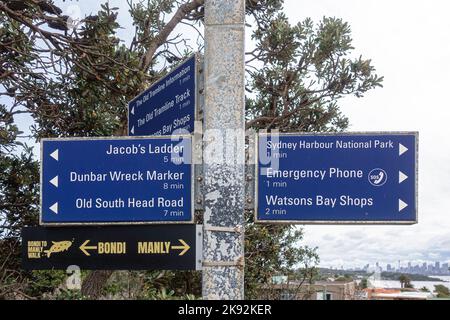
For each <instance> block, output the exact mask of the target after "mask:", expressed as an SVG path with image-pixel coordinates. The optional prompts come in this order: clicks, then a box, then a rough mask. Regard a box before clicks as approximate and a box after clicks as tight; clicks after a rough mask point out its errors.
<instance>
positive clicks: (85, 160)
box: [41, 136, 193, 224]
mask: <svg viewBox="0 0 450 320" xmlns="http://www.w3.org/2000/svg"><path fill="white" fill-rule="evenodd" d="M191 160H192V156H191V138H190V137H181V136H180V137H177V138H176V139H175V138H174V139H171V138H169V137H151V138H137V137H133V138H130V137H128V138H103V139H102V138H95V139H90V138H73V139H43V140H42V142H41V164H42V171H41V223H42V224H84V223H96V224H102V223H122V224H124V223H127V224H128V223H152V222H153V223H155V222H192V218H193V215H192V161H191Z"/></svg>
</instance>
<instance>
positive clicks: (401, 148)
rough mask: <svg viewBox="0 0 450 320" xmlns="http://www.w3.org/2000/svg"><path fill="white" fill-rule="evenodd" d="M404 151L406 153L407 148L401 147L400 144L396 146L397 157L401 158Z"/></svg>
mask: <svg viewBox="0 0 450 320" xmlns="http://www.w3.org/2000/svg"><path fill="white" fill-rule="evenodd" d="M406 151H408V148H407V147H405V146H404V145H402V144H401V143H399V144H398V155H399V156H401V155H402V154H404V153H405V152H406Z"/></svg>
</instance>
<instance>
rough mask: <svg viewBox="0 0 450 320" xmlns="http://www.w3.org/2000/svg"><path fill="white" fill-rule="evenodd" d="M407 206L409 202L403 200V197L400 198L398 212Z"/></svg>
mask: <svg viewBox="0 0 450 320" xmlns="http://www.w3.org/2000/svg"><path fill="white" fill-rule="evenodd" d="M407 206H408V204H407V203H405V202H403V201H402V199H398V212H400V211H402V210H403V209H405V208H406V207H407Z"/></svg>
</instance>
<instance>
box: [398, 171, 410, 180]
mask: <svg viewBox="0 0 450 320" xmlns="http://www.w3.org/2000/svg"><path fill="white" fill-rule="evenodd" d="M406 179H408V176H407V175H406V174H404V173H403V172H401V171H399V172H398V183H402V182H403V181H405V180H406Z"/></svg>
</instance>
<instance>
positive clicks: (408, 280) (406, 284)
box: [398, 274, 413, 289]
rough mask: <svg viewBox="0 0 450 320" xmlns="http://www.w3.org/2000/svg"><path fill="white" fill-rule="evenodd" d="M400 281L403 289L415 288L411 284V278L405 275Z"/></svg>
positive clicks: (401, 276)
mask: <svg viewBox="0 0 450 320" xmlns="http://www.w3.org/2000/svg"><path fill="white" fill-rule="evenodd" d="M398 281H400V286H401V288H402V289H406V288H413V285H412V284H411V278H410V277H408V276H407V275H405V274H402V275H400V277H399V278H398Z"/></svg>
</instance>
